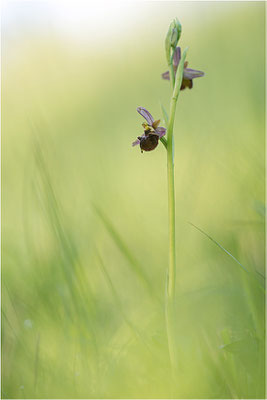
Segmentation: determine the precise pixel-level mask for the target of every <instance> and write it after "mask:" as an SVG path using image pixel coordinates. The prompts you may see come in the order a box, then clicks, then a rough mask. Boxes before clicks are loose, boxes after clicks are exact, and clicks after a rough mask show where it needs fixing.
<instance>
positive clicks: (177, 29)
mask: <svg viewBox="0 0 267 400" xmlns="http://www.w3.org/2000/svg"><path fill="white" fill-rule="evenodd" d="M181 32H182V26H181V24H180V22H179V21H178V19H177V18H175V19H174V20H173V21H172V22H171V24H170V26H169V29H168V32H167V35H166V39H165V50H166V58H167V61H168V64H170V62H171V48H173V49H176V46H177V43H178V41H179V39H180V36H181Z"/></svg>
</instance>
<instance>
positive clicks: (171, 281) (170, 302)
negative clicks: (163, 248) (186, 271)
mask: <svg viewBox="0 0 267 400" xmlns="http://www.w3.org/2000/svg"><path fill="white" fill-rule="evenodd" d="M186 53H187V49H186V50H184V52H183V55H182V57H181V61H180V63H179V67H178V70H177V74H176V78H175V85H174V89H173V94H172V98H171V104H170V118H169V123H168V129H167V175H168V209H169V267H168V273H167V290H166V303H165V305H166V308H165V313H166V328H167V336H168V347H169V355H170V362H171V367H172V371H173V373H174V372H175V370H176V369H177V355H176V345H175V327H174V326H175V315H174V305H175V275H176V252H175V184H174V138H173V126H174V120H175V111H176V103H177V100H178V96H179V93H180V88H181V84H182V79H183V71H184V61H185V57H186Z"/></svg>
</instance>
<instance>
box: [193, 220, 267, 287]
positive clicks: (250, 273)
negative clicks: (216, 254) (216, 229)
mask: <svg viewBox="0 0 267 400" xmlns="http://www.w3.org/2000/svg"><path fill="white" fill-rule="evenodd" d="M188 223H189V224H190V225H192V226H193V227H194V228H196V229H197V230H198V231H199V232H201V233H202V234H203V235H205V236H206V237H207V238H208V239H210V240H211V241H212V242H213V243H214V244H216V246H218V247H219V248H220V249H221V250H222V251H223V252H224V253H225V254H227V255H228V256H229V257H231V258H232V259H233V260H234V261H235V263H236V264H238V265H239V267H240V268H242V270H243V271H245V272H246V273H247V274H249V275H250V276H251V277H253V278H254V279H255V280H256V282H257V283H258V284H259V285H260V287H261V289H262V290H263V291H264V292H265V288H264V287H263V286H262V285H261V284H260V283H259V281H258V279H257V278H256V277H255V275H254V274H253V273H252V272H250V271H249V270H248V269H247V268H246V267H244V265H243V264H241V262H240V261H238V260H237V258H235V257H234V256H233V255H232V254H231V253H230V252H229V251H228V250H226V249H225V248H224V247H223V246H222V245H221V244H220V243H218V242H217V241H216V240H215V239H213V238H212V237H211V236H210V235H208V234H207V233H206V232H204V231H203V230H202V229H200V228H199V227H197V226H196V225H194V224H192V222H188ZM260 276H261V277H263V276H262V275H261V274H260Z"/></svg>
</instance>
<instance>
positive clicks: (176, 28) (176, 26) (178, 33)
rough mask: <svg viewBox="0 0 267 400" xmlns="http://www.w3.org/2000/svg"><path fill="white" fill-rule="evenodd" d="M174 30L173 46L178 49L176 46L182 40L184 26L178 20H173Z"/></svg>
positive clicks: (172, 36)
mask: <svg viewBox="0 0 267 400" xmlns="http://www.w3.org/2000/svg"><path fill="white" fill-rule="evenodd" d="M173 24H174V27H173V30H172V35H171V46H172V47H173V48H174V49H176V46H177V44H178V41H179V39H180V36H181V33H182V25H181V24H180V22H179V21H178V19H177V18H175V19H174V20H173Z"/></svg>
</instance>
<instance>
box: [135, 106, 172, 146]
mask: <svg viewBox="0 0 267 400" xmlns="http://www.w3.org/2000/svg"><path fill="white" fill-rule="evenodd" d="M137 112H138V113H139V114H140V115H142V117H143V118H145V120H146V121H147V122H144V123H143V124H142V126H143V128H144V133H143V135H142V136H138V138H137V140H136V141H134V142H133V143H132V146H137V145H138V144H139V145H140V148H141V153H143V151H151V150H154V149H155V148H156V147H157V145H158V142H159V139H160V138H161V137H162V136H164V135H165V134H166V128H163V127H162V126H159V123H160V120H159V119H158V120H154V118H153V117H152V115H151V114H150V112H149V111H147V110H146V109H145V108H144V107H137Z"/></svg>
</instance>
